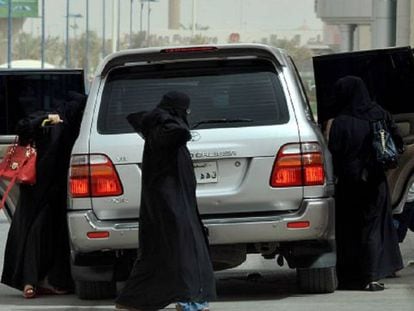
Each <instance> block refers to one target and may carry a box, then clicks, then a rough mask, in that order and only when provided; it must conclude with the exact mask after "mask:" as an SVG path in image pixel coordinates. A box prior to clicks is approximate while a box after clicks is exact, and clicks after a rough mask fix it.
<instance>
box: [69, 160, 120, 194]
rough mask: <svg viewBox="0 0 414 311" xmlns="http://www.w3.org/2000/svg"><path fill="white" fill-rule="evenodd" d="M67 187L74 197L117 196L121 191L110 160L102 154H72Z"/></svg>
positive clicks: (116, 174)
mask: <svg viewBox="0 0 414 311" xmlns="http://www.w3.org/2000/svg"><path fill="white" fill-rule="evenodd" d="M69 189H70V193H71V195H72V196H73V197H75V198H84V197H107V196H118V195H121V194H122V193H123V189H122V185H121V181H120V180H119V176H118V173H117V172H116V169H115V167H114V165H113V164H112V161H111V160H110V159H109V158H108V157H107V156H106V155H103V154H91V155H75V156H72V159H71V163H70V171H69Z"/></svg>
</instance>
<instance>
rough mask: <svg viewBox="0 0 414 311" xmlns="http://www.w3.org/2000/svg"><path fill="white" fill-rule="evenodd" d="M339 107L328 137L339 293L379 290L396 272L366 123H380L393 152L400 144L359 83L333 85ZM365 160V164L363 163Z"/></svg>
mask: <svg viewBox="0 0 414 311" xmlns="http://www.w3.org/2000/svg"><path fill="white" fill-rule="evenodd" d="M335 98H336V104H337V105H340V107H343V110H342V112H341V113H340V114H339V115H338V116H337V117H336V118H335V119H334V121H333V123H332V127H331V130H330V134H329V149H330V151H331V153H332V157H333V163H334V170H335V174H336V176H337V178H338V182H337V186H336V200H335V202H336V242H337V273H338V281H339V288H342V289H367V290H373V291H375V290H383V289H384V285H383V284H382V283H379V282H378V281H379V280H380V279H382V278H385V277H387V276H390V275H392V274H393V273H395V272H396V271H397V270H400V269H402V267H403V264H402V259H401V254H400V250H399V246H398V240H397V234H396V231H395V228H394V226H393V223H392V216H391V203H390V194H389V189H388V183H387V179H386V176H385V172H384V169H383V168H382V167H381V166H379V165H376V164H374V160H373V159H372V158H371V152H372V151H371V141H370V120H380V119H383V120H386V121H387V124H388V126H389V130H390V132H391V134H392V136H393V138H394V141H395V143H396V145H397V148H398V149H400V150H403V142H402V138H401V136H400V135H399V134H398V130H397V127H396V125H395V124H394V122H393V120H392V118H391V116H390V114H389V113H388V112H386V111H385V110H384V109H382V108H381V107H380V106H379V105H377V104H375V103H374V102H372V101H371V100H370V97H369V93H368V91H367V89H366V87H365V84H364V83H363V81H362V80H361V79H360V78H358V77H353V76H347V77H344V78H342V79H340V80H338V81H337V83H336V84H335ZM369 159H371V160H369Z"/></svg>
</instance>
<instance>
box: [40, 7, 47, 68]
mask: <svg viewBox="0 0 414 311" xmlns="http://www.w3.org/2000/svg"><path fill="white" fill-rule="evenodd" d="M45 11H46V10H45V0H42V43H41V64H42V65H41V66H42V68H44V67H45Z"/></svg>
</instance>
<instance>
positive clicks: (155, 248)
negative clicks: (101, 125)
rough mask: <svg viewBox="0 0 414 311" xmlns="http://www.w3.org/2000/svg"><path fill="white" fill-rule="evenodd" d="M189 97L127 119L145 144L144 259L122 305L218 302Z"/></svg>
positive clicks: (172, 98) (170, 97) (168, 98)
mask: <svg viewBox="0 0 414 311" xmlns="http://www.w3.org/2000/svg"><path fill="white" fill-rule="evenodd" d="M189 103H190V100H189V98H188V96H187V95H185V94H182V93H178V92H170V93H167V94H166V95H165V96H164V97H163V98H162V100H161V102H160V104H159V105H158V106H157V107H156V108H155V109H154V110H152V111H150V112H140V113H133V114H131V115H129V116H128V117H127V119H128V121H129V123H130V124H131V125H132V126H133V128H134V129H135V130H136V131H137V132H138V133H139V134H140V135H142V137H143V138H144V139H145V145H144V155H143V160H142V189H141V194H142V195H141V205H140V214H139V255H138V259H137V261H136V263H135V265H134V267H133V269H132V272H131V275H130V278H129V280H128V281H127V282H126V285H125V287H124V289H123V290H122V292H121V293H120V295H119V297H118V299H117V303H118V304H120V305H124V306H128V307H134V308H138V309H140V310H158V309H162V308H163V307H165V306H167V305H168V304H170V303H172V302H190V301H193V302H201V301H210V300H212V299H214V298H215V280H214V273H213V268H212V264H211V261H210V255H209V250H208V241H207V238H206V235H205V232H204V230H203V225H202V222H201V219H200V215H199V213H198V209H197V201H196V180H195V176H194V168H193V164H192V160H191V156H190V153H189V151H188V149H187V146H186V143H187V141H189V140H190V139H191V134H190V131H189V128H188V124H187V122H186V119H185V115H184V113H185V111H186V109H188V108H189Z"/></svg>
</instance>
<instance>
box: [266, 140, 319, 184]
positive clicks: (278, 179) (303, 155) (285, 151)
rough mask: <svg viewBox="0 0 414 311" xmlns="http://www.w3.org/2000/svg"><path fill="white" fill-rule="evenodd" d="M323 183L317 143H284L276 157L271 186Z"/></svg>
mask: <svg viewBox="0 0 414 311" xmlns="http://www.w3.org/2000/svg"><path fill="white" fill-rule="evenodd" d="M324 183H325V171H324V166H323V157H322V151H321V147H320V146H319V144H318V143H314V142H311V143H300V144H287V145H284V146H283V147H282V148H281V149H280V150H279V153H278V155H277V157H276V160H275V163H274V165H273V171H272V175H271V178H270V185H271V186H272V187H295V186H316V185H323V184H324Z"/></svg>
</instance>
